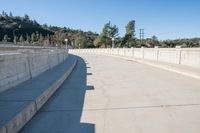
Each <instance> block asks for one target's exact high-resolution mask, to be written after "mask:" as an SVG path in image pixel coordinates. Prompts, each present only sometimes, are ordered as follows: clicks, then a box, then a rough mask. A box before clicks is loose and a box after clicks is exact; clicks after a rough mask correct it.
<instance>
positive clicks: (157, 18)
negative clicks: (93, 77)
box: [0, 0, 200, 39]
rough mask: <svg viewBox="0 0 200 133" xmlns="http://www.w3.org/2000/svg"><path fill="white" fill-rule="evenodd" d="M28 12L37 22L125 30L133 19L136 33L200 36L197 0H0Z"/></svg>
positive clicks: (17, 12)
mask: <svg viewBox="0 0 200 133" xmlns="http://www.w3.org/2000/svg"><path fill="white" fill-rule="evenodd" d="M3 10H4V11H6V12H10V11H11V12H12V13H13V15H20V16H23V15H24V14H25V13H26V14H28V15H29V16H30V17H31V18H32V19H36V20H37V21H38V22H39V23H41V24H44V23H47V24H51V25H56V26H63V27H64V26H66V27H70V28H74V29H82V30H84V31H89V30H91V31H94V32H97V33H99V32H101V30H102V27H103V25H104V24H105V23H106V22H108V21H111V23H112V24H116V25H117V26H118V27H119V32H120V35H121V36H123V35H124V33H125V28H124V27H125V25H126V24H127V22H128V21H129V20H132V19H133V20H136V34H137V37H138V35H139V29H140V28H143V29H145V37H151V36H153V35H156V36H157V37H158V38H159V39H175V38H191V37H200V15H199V14H200V0H0V11H3Z"/></svg>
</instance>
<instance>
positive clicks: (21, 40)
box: [19, 35, 24, 44]
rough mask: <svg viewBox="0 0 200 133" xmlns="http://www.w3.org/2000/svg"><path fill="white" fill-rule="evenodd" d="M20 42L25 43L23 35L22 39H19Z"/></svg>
mask: <svg viewBox="0 0 200 133" xmlns="http://www.w3.org/2000/svg"><path fill="white" fill-rule="evenodd" d="M19 42H20V43H21V44H22V43H24V37H23V36H22V35H21V36H20V37H19Z"/></svg>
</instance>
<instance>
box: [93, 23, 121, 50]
mask: <svg viewBox="0 0 200 133" xmlns="http://www.w3.org/2000/svg"><path fill="white" fill-rule="evenodd" d="M117 36H118V28H117V26H116V25H114V26H112V25H111V23H110V22H108V23H106V24H105V25H104V27H103V29H102V32H101V34H100V35H99V36H98V37H97V38H96V39H95V41H94V45H95V46H98V47H100V46H101V47H102V46H103V47H105V48H107V47H108V46H109V47H111V44H112V42H111V39H112V38H115V37H117Z"/></svg>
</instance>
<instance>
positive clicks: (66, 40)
mask: <svg viewBox="0 0 200 133" xmlns="http://www.w3.org/2000/svg"><path fill="white" fill-rule="evenodd" d="M65 42H66V50H67V49H68V46H67V45H68V39H65Z"/></svg>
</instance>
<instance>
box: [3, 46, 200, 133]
mask: <svg viewBox="0 0 200 133" xmlns="http://www.w3.org/2000/svg"><path fill="white" fill-rule="evenodd" d="M51 52H52V53H50V52H49V51H46V50H45V51H42V52H39V53H40V56H37V55H38V54H39V53H35V52H32V54H31V55H32V56H30V55H29V54H28V55H27V53H26V54H25V55H24V54H23V56H22V55H21V56H22V57H20V58H18V59H19V60H20V61H21V58H22V59H23V61H25V62H28V61H29V62H28V63H31V64H35V65H33V66H35V67H33V66H29V65H26V63H24V62H23V63H19V64H18V65H19V68H21V67H20V65H21V64H24V65H25V66H27V68H26V67H24V69H25V70H27V71H28V74H25V75H28V76H27V77H28V78H27V79H26V80H24V81H23V82H20V83H18V84H17V85H16V84H15V85H12V86H11V87H6V89H5V87H2V88H4V90H3V89H2V92H1V93H0V107H1V108H0V126H1V128H0V133H15V132H20V133H44V132H48V133H56V132H58V133H146V132H148V133H199V132H200V126H199V125H200V113H199V112H200V102H199V101H200V82H199V80H200V66H199V64H200V63H199V62H200V56H199V55H200V50H199V49H85V50H70V53H71V54H72V55H71V54H70V55H68V54H67V52H66V51H59V50H58V51H56V50H55V51H51ZM33 54H34V55H35V56H33ZM46 54H47V55H48V56H46ZM51 55H52V56H51ZM24 56H25V57H24ZM41 56H42V57H43V58H39V57H41ZM2 58H3V57H1V59H2ZM174 58H175V59H174ZM3 59H5V60H6V61H5V60H4V63H2V64H0V65H1V68H0V70H2V66H5V67H6V64H8V63H11V62H12V61H11V60H12V59H13V57H12V58H11V57H9V58H6V57H4V58H3ZM3 59H2V60H3ZM8 59H9V60H10V61H9V62H7V60H8ZM28 59H29V60H28ZM58 59H59V60H60V61H57V60H58ZM43 60H48V61H47V62H44V61H43ZM55 61H57V63H55ZM6 62H7V63H6ZM18 62H19V61H18ZM53 62H54V63H53ZM15 63H16V62H15ZM51 63H53V64H54V65H51ZM36 64H37V65H36ZM22 66H23V65H22ZM36 66H37V67H36ZM42 66H43V67H42ZM44 66H46V67H44ZM50 66H52V67H50ZM33 68H34V69H33ZM38 68H44V69H38ZM4 70H5V69H4ZM19 70H20V71H23V70H21V69H19ZM19 70H18V69H16V70H15V71H19ZM33 70H34V71H33ZM39 70H43V71H39ZM4 72H5V71H4ZM35 72H38V74H36V75H34V76H30V74H31V73H32V74H31V75H33V74H34V73H35ZM20 73H21V72H20ZM70 73H71V74H70ZM1 74H2V71H1ZM6 74H7V78H4V80H6V79H7V80H10V79H9V78H10V77H9V76H8V74H9V73H6ZM17 74H19V73H18V72H16V74H15V75H17ZM0 77H1V76H0ZM11 77H12V76H11ZM18 77H19V76H18ZM0 81H3V80H2V78H1V80H0ZM13 82H14V81H13ZM13 84H14V83H13ZM5 86H6V85H5Z"/></svg>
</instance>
